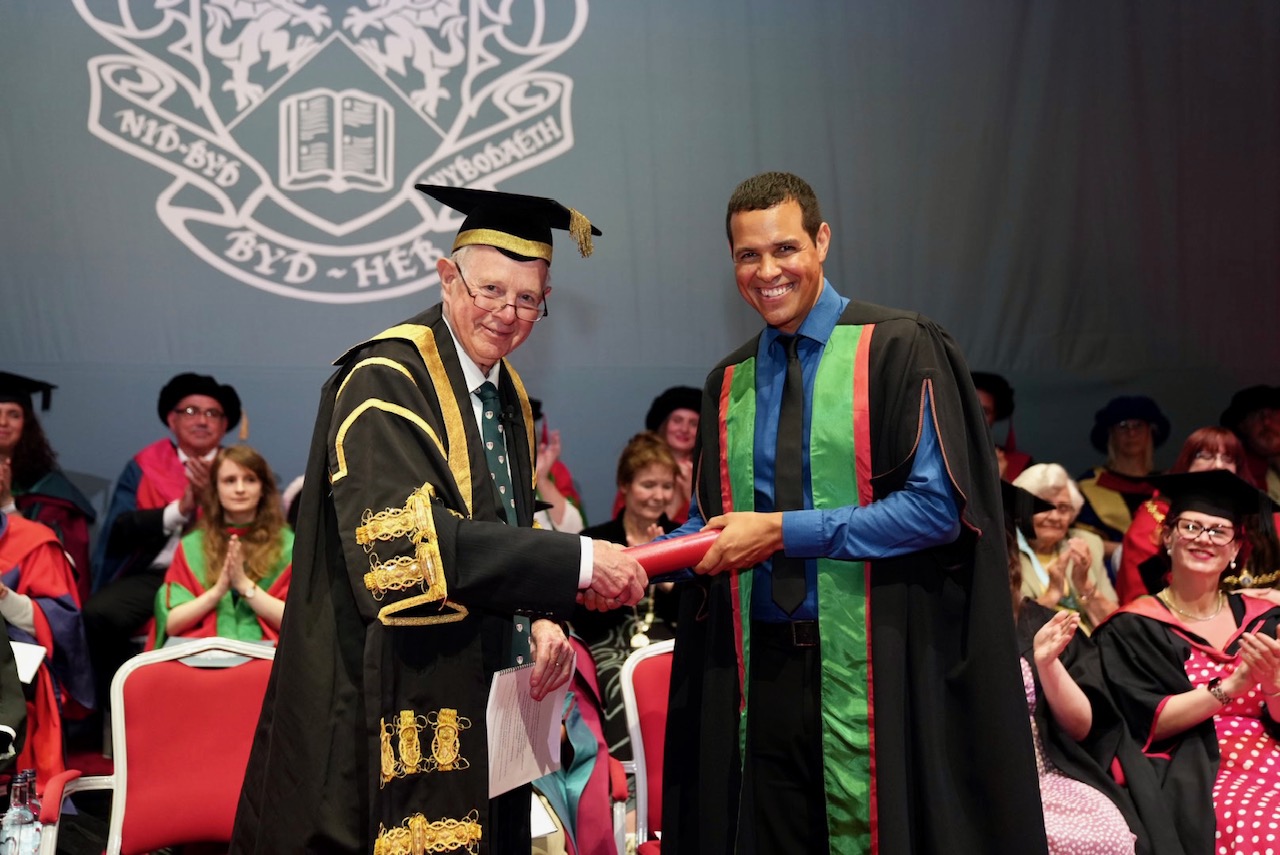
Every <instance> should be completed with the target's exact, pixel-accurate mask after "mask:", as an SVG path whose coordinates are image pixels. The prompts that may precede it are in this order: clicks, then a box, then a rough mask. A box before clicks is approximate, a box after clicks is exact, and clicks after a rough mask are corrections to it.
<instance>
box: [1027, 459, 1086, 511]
mask: <svg viewBox="0 0 1280 855" xmlns="http://www.w3.org/2000/svg"><path fill="white" fill-rule="evenodd" d="M1013 486H1015V487H1021V488H1022V489H1024V490H1026V491H1027V492H1028V493H1030V494H1031V495H1033V496H1038V497H1039V498H1041V499H1045V500H1048V497H1049V496H1050V495H1051V494H1052V493H1056V492H1058V491H1059V490H1061V489H1062V488H1063V487H1066V488H1067V492H1068V493H1069V494H1070V495H1071V507H1072V508H1073V509H1074V510H1075V512H1076V513H1077V514H1079V513H1080V509H1081V508H1083V507H1084V494H1083V493H1081V492H1080V486H1079V485H1078V484H1076V482H1075V481H1073V480H1072V478H1071V476H1070V475H1068V474H1067V470H1066V469H1063V468H1062V467H1061V466H1059V465H1058V464H1057V463H1033V464H1032V465H1030V466H1028V467H1027V468H1026V469H1023V470H1022V473H1021V474H1020V475H1018V477H1017V478H1014V479H1013Z"/></svg>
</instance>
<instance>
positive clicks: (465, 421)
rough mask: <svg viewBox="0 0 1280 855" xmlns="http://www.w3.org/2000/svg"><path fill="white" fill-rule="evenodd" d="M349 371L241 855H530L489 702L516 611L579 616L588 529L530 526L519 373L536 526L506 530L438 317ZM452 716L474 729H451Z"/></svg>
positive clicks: (340, 377) (406, 328)
mask: <svg viewBox="0 0 1280 855" xmlns="http://www.w3.org/2000/svg"><path fill="white" fill-rule="evenodd" d="M338 365H339V369H338V371H337V373H336V374H334V375H333V377H332V378H331V379H330V380H329V382H328V383H327V384H326V385H325V388H324V392H323V396H322V399H321V404H320V413H319V416H318V418H317V420H316V428H315V433H314V436H313V440H312V447H311V453H310V459H309V462H308V466H307V473H306V481H305V487H304V489H303V493H302V497H301V502H302V511H301V515H300V518H299V523H298V531H297V538H296V541H295V547H294V556H293V585H292V588H291V589H290V592H289V604H288V608H287V609H286V610H285V616H284V623H283V626H282V627H281V633H280V645H279V650H278V652H277V655H276V661H275V667H274V669H273V673H272V677H271V682H270V685H269V686H268V689H267V696H266V700H265V703H264V707H263V712H262V719H261V722H260V724H259V727H258V733H257V738H256V740H255V742H254V746H253V751H252V753H251V755H250V759H249V766H248V770H247V773H246V777H245V784H244V790H243V793H242V795H241V800H240V806H239V811H238V813H237V817H236V828H235V835H234V840H233V843H232V851H233V852H255V853H273V855H274V853H285V852H304V851H305V852H342V853H347V852H350V853H357V852H359V853H369V852H373V851H375V840H378V838H379V835H380V834H382V841H383V842H382V846H383V847H384V848H382V849H380V850H379V851H387V852H398V851H402V850H401V849H400V848H399V847H400V846H406V845H407V846H412V845H413V843H412V837H413V836H414V835H416V836H417V839H419V840H428V841H435V842H436V845H437V848H434V849H430V850H429V851H441V852H444V851H454V850H455V849H456V850H457V851H471V852H476V851H478V852H481V853H483V852H493V853H507V852H516V851H528V847H529V789H528V788H527V787H522V788H519V789H517V790H515V791H512V792H510V793H508V794H506V795H504V796H501V797H499V798H497V799H495V800H493V801H490V800H489V798H488V766H489V763H488V751H487V746H486V735H485V707H486V701H487V696H488V690H489V685H490V681H491V677H492V675H493V673H494V671H495V670H497V669H499V668H500V667H503V666H504V665H505V664H506V661H507V657H508V656H509V645H510V642H511V636H512V631H511V626H512V615H513V614H515V613H517V612H523V613H526V614H533V615H544V616H554V617H557V618H562V619H563V618H566V617H568V615H569V613H570V611H571V610H572V607H573V604H574V594H575V592H576V590H577V579H578V564H579V557H580V546H579V539H578V537H577V536H576V535H570V534H564V533H561V532H549V531H537V530H534V529H532V528H526V527H524V526H529V525H531V524H532V518H533V509H534V500H533V466H532V453H531V449H532V447H533V435H532V428H531V425H532V419H531V418H530V411H529V403H528V398H527V396H526V395H525V392H524V388H523V386H522V384H521V382H520V380H519V378H518V376H516V374H515V372H514V371H513V370H512V369H511V367H510V366H509V365H507V364H506V363H505V362H504V363H503V369H502V376H501V379H500V383H499V394H500V396H501V400H502V402H503V405H504V411H505V412H506V413H507V419H506V422H507V430H506V434H507V442H508V452H509V456H510V458H511V472H512V481H513V484H514V489H515V492H516V504H517V517H518V519H517V521H516V522H518V523H519V526H512V525H505V524H503V523H501V522H498V521H497V520H498V519H499V517H498V513H497V507H498V506H497V501H496V491H495V490H494V488H493V486H492V480H491V478H490V476H489V472H488V469H487V466H486V463H485V457H484V453H483V450H482V447H481V440H480V435H479V430H478V429H477V427H476V424H475V419H474V417H473V415H472V409H471V403H470V396H469V394H468V390H467V388H466V384H465V382H464V380H463V376H462V371H461V368H460V365H459V362H458V356H457V353H456V351H455V345H454V342H453V339H452V337H451V336H450V334H449V332H448V329H447V328H446V327H445V325H444V321H443V319H442V317H441V310H440V307H439V306H436V307H435V308H432V309H429V310H428V311H426V312H424V313H423V314H421V315H419V316H417V317H416V318H413V319H412V320H411V321H409V322H406V323H405V324H401V325H400V326H397V327H394V328H392V329H391V330H388V331H387V332H385V333H383V334H381V335H380V336H378V337H376V338H375V339H374V340H372V341H370V342H366V343H364V344H362V345H359V346H357V347H355V348H353V349H352V350H351V351H349V352H348V353H347V354H346V355H345V356H344V357H343V358H342V359H341V360H339V363H338ZM424 568H425V569H426V573H425V575H424V573H423V569H424ZM452 715H456V716H457V721H458V723H459V725H461V727H460V728H459V729H456V730H455V729H451V728H449V727H447V726H442V725H446V724H447V723H448V722H449V721H450V719H451V716H452ZM415 748H416V751H415ZM418 754H421V755H422V760H421V761H420V762H414V761H415V760H417V755H418ZM477 835H478V836H479V838H478V840H477ZM404 851H409V850H404Z"/></svg>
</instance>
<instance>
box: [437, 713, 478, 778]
mask: <svg viewBox="0 0 1280 855" xmlns="http://www.w3.org/2000/svg"><path fill="white" fill-rule="evenodd" d="M426 720H427V723H429V724H430V725H431V726H432V727H434V728H435V731H436V735H435V736H434V737H433V738H432V740H431V759H429V760H428V761H427V769H428V771H431V772H452V771H453V770H455V769H469V768H471V763H470V762H469V761H468V760H467V758H465V757H463V756H462V751H461V748H460V740H459V739H458V735H459V734H460V733H461V732H462V731H464V730H467V729H469V728H470V727H471V719H469V718H467V717H466V716H459V715H458V711H457V710H455V709H449V708H448V707H444V708H442V709H441V710H440V711H439V712H430V713H427V716H426Z"/></svg>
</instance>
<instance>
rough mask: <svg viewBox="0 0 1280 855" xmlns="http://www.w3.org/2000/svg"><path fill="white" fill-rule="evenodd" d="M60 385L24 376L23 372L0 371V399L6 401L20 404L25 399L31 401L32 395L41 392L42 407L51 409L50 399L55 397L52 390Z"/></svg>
mask: <svg viewBox="0 0 1280 855" xmlns="http://www.w3.org/2000/svg"><path fill="white" fill-rule="evenodd" d="M57 388H58V387H57V386H55V385H53V384H52V383H46V382H44V381H43V380H32V379H31V378H30V377H23V376H22V375H21V374H10V373H9V372H8V371H0V401H3V402H6V403H14V404H20V403H22V402H23V401H26V402H28V403H30V402H31V396H32V395H34V394H36V393H37V392H38V393H40V409H42V410H47V409H49V401H50V399H51V398H52V397H53V396H52V392H53V390H54V389H57Z"/></svg>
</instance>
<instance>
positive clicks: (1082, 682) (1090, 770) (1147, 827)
mask: <svg viewBox="0 0 1280 855" xmlns="http://www.w3.org/2000/svg"><path fill="white" fill-rule="evenodd" d="M1055 614H1057V612H1055V611H1054V610H1053V609H1048V608H1045V607H1044V606H1042V605H1040V604H1039V603H1036V602H1035V601H1033V600H1023V602H1022V606H1021V608H1020V609H1019V610H1018V643H1019V645H1020V647H1021V652H1022V656H1023V657H1024V658H1025V659H1026V660H1027V662H1028V663H1029V664H1030V665H1031V672H1032V674H1033V676H1034V677H1035V681H1036V709H1035V719H1036V727H1037V728H1038V729H1039V731H1040V735H1041V738H1042V739H1043V741H1044V747H1045V752H1046V753H1047V754H1048V755H1049V759H1050V760H1051V761H1052V762H1053V765H1054V766H1056V767H1057V768H1058V769H1060V770H1061V771H1062V772H1063V773H1064V774H1066V775H1068V776H1069V777H1071V778H1074V779H1076V780H1077V781H1083V782H1084V783H1086V784H1088V785H1089V786H1091V787H1093V788H1094V789H1095V790H1099V791H1101V792H1102V793H1103V794H1104V795H1106V797H1107V798H1109V799H1111V801H1112V802H1114V803H1115V806H1116V807H1117V808H1118V809H1119V810H1120V813H1121V814H1123V815H1124V818H1125V821H1126V822H1127V823H1129V829H1130V830H1131V831H1132V832H1133V833H1134V834H1135V835H1137V838H1138V840H1137V855H1180V853H1182V851H1183V850H1182V844H1181V842H1180V841H1179V840H1178V836H1177V832H1176V830H1175V826H1174V823H1173V815H1172V814H1171V813H1170V811H1169V810H1168V807H1167V806H1166V805H1165V803H1164V796H1163V794H1162V793H1161V792H1160V787H1159V783H1158V782H1157V781H1156V779H1155V775H1154V773H1153V771H1152V769H1151V767H1150V764H1149V763H1148V762H1147V760H1146V758H1145V757H1143V755H1142V747H1141V746H1140V745H1138V744H1137V743H1136V742H1135V741H1134V740H1133V737H1131V736H1130V735H1129V732H1128V729H1127V728H1126V727H1125V723H1124V720H1123V719H1122V718H1121V717H1120V713H1119V711H1118V710H1117V709H1116V705H1115V702H1114V701H1113V700H1112V698H1111V692H1110V690H1109V689H1108V687H1107V685H1106V680H1105V679H1104V677H1103V675H1102V664H1101V662H1100V660H1099V656H1098V650H1097V647H1096V646H1095V645H1094V643H1093V641H1092V640H1091V639H1090V638H1089V637H1088V636H1086V635H1084V634H1083V633H1079V632H1077V633H1076V635H1075V636H1074V637H1073V638H1072V639H1071V642H1070V643H1069V644H1068V645H1067V647H1066V649H1065V650H1064V651H1063V652H1062V655H1061V656H1060V657H1059V658H1060V660H1061V661H1062V664H1063V665H1064V666H1066V669H1067V672H1068V673H1070V674H1071V678H1072V679H1073V680H1075V682H1076V685H1078V686H1079V687H1080V689H1081V690H1082V691H1083V692H1084V693H1085V696H1086V697H1088V699H1089V704H1090V707H1091V708H1092V710H1093V724H1092V727H1090V729H1089V733H1088V734H1087V735H1086V736H1085V738H1084V739H1082V740H1080V741H1076V740H1075V739H1073V738H1071V736H1069V735H1068V734H1066V733H1064V732H1063V731H1062V729H1061V728H1059V727H1058V725H1057V722H1055V721H1054V719H1053V713H1052V712H1051V711H1050V709H1049V705H1048V704H1047V703H1046V702H1045V700H1044V688H1043V687H1042V686H1041V683H1040V671H1039V669H1038V668H1037V667H1036V663H1035V655H1034V654H1035V635H1036V632H1037V631H1038V630H1039V629H1040V627H1042V626H1044V625H1045V624H1046V623H1048V622H1049V619H1050V618H1052V617H1053V616H1054V615H1055ZM1117 776H1118V777H1119V778H1120V780H1119V781H1118V780H1117Z"/></svg>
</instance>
